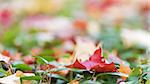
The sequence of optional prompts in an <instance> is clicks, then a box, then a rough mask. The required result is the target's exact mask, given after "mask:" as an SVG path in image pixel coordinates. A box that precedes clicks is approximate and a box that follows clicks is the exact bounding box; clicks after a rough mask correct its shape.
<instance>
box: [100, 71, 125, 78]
mask: <svg viewBox="0 0 150 84" xmlns="http://www.w3.org/2000/svg"><path fill="white" fill-rule="evenodd" d="M102 75H116V76H124V77H128V75H127V74H124V73H117V72H114V73H100V74H98V75H97V77H98V76H102Z"/></svg>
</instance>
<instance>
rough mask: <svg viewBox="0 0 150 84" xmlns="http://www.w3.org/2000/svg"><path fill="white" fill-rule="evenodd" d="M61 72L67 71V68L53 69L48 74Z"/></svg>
mask: <svg viewBox="0 0 150 84" xmlns="http://www.w3.org/2000/svg"><path fill="white" fill-rule="evenodd" d="M62 70H69V69H68V68H53V69H51V70H50V72H56V71H62Z"/></svg>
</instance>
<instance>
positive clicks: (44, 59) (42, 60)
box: [34, 56, 55, 64]
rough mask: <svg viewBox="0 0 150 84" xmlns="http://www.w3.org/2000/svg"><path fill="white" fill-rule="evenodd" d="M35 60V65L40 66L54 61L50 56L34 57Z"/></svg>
mask: <svg viewBox="0 0 150 84" xmlns="http://www.w3.org/2000/svg"><path fill="white" fill-rule="evenodd" d="M34 57H35V58H37V63H40V64H48V63H49V62H51V61H54V60H55V59H54V58H53V57H51V56H34Z"/></svg>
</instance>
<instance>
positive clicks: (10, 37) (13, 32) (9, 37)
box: [1, 24, 20, 47]
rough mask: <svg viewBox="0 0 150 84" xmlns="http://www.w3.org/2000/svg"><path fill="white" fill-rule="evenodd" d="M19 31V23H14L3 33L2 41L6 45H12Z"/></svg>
mask: <svg viewBox="0 0 150 84" xmlns="http://www.w3.org/2000/svg"><path fill="white" fill-rule="evenodd" d="M19 33H20V29H19V25H18V24H15V25H14V26H12V27H11V28H9V30H8V31H6V32H5V33H4V35H3V37H2V38H1V40H2V43H3V44H4V45H5V46H8V47H12V46H14V39H15V38H16V37H17V36H18V34H19Z"/></svg>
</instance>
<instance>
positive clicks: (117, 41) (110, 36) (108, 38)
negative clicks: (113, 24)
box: [100, 28, 122, 50]
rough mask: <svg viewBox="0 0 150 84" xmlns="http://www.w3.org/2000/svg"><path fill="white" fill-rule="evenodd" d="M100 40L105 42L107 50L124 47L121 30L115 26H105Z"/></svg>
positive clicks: (104, 45) (104, 46)
mask: <svg viewBox="0 0 150 84" xmlns="http://www.w3.org/2000/svg"><path fill="white" fill-rule="evenodd" d="M100 41H102V42H103V48H104V49H107V50H113V49H120V48H122V41H121V37H120V32H119V31H118V30H115V29H114V28H105V29H103V30H102V31H101V34H100Z"/></svg>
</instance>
